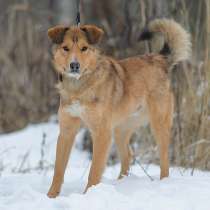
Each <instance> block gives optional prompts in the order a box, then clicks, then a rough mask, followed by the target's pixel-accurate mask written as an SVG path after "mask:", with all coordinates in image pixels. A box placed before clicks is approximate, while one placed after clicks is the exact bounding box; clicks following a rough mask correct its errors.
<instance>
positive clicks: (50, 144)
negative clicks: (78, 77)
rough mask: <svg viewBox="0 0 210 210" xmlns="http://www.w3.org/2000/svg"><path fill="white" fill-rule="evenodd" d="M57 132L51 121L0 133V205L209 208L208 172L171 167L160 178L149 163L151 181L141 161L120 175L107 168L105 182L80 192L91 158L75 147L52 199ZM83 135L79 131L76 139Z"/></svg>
mask: <svg viewBox="0 0 210 210" xmlns="http://www.w3.org/2000/svg"><path fill="white" fill-rule="evenodd" d="M83 132H84V131H83ZM57 135H58V125H57V124H55V123H53V122H49V123H42V124H39V125H30V126H28V127H27V128H25V129H24V130H22V131H18V132H14V133H12V134H7V135H0V164H1V177H0V210H29V209H30V210H48V209H50V210H86V209H91V210H209V209H210V199H209V198H210V173H209V172H201V171H197V170H196V171H195V172H194V175H193V176H191V174H190V172H191V170H185V169H183V168H171V170H170V178H167V179H164V180H162V181H160V180H159V178H158V177H159V167H158V166H154V165H149V167H148V168H147V171H148V173H149V174H150V176H152V177H153V178H154V181H150V179H149V178H148V177H147V176H146V175H145V174H144V172H143V171H142V170H141V168H140V167H139V166H138V165H134V166H132V168H131V174H130V176H129V177H125V178H123V179H122V180H116V177H117V175H118V173H119V165H115V166H112V167H107V169H106V171H105V173H104V177H103V180H102V183H101V184H99V185H97V186H94V187H92V188H90V189H89V190H88V192H87V193H86V194H82V192H83V190H84V188H85V185H86V183H87V176H88V171H89V168H90V161H89V160H88V154H87V153H86V152H81V151H79V150H78V149H77V148H74V149H73V153H72V155H71V158H70V163H69V165H68V168H67V171H66V175H65V183H64V185H63V188H62V192H61V195H60V196H59V197H57V198H56V199H49V198H48V197H47V196H46V193H47V191H48V188H49V186H50V183H51V180H52V175H53V169H52V165H53V164H54V159H55V147H56V140H57ZM43 136H44V137H43ZM81 136H82V134H81V133H80V134H79V135H77V142H78V143H79V142H81ZM43 138H44V143H43ZM42 145H44V146H42ZM43 152H44V155H43ZM25 154H27V155H25ZM41 154H42V155H41ZM23 159H24V160H25V161H24V162H23ZM40 159H42V165H41V166H40ZM40 167H43V168H40ZM144 167H146V166H144ZM20 172H25V173H24V174H23V173H20Z"/></svg>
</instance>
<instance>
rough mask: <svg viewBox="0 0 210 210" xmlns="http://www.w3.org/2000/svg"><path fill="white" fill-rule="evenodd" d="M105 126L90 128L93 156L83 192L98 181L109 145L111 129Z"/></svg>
mask: <svg viewBox="0 0 210 210" xmlns="http://www.w3.org/2000/svg"><path fill="white" fill-rule="evenodd" d="M105 127H106V126H104V127H103V128H102V127H100V128H97V129H95V130H92V129H91V130H92V139H93V158H92V165H91V168H90V173H89V177H88V184H87V187H86V189H85V192H86V191H87V189H88V188H89V187H91V186H92V185H96V184H98V183H99V182H100V179H101V176H102V173H103V171H104V168H105V165H106V161H107V158H108V153H109V148H110V145H111V129H109V128H105Z"/></svg>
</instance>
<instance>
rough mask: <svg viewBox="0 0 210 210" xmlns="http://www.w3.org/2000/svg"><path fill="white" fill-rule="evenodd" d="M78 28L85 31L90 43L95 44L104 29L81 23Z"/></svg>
mask: <svg viewBox="0 0 210 210" xmlns="http://www.w3.org/2000/svg"><path fill="white" fill-rule="evenodd" d="M80 29H81V30H82V31H84V32H85V35H86V37H87V40H88V42H89V43H90V44H97V43H98V42H99V41H100V40H101V38H102V36H103V34H104V31H103V30H102V29H101V28H98V27H97V26H94V25H83V26H80Z"/></svg>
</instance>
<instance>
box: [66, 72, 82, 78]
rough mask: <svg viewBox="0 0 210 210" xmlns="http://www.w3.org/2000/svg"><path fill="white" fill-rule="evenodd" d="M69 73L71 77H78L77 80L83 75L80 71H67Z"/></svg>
mask: <svg viewBox="0 0 210 210" xmlns="http://www.w3.org/2000/svg"><path fill="white" fill-rule="evenodd" d="M67 75H68V76H69V77H71V78H75V79H77V80H79V79H80V77H81V74H80V73H79V72H71V71H69V72H68V73H67Z"/></svg>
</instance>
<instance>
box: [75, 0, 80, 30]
mask: <svg viewBox="0 0 210 210" xmlns="http://www.w3.org/2000/svg"><path fill="white" fill-rule="evenodd" d="M76 6H77V15H76V25H77V26H78V27H79V25H80V0H76Z"/></svg>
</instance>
